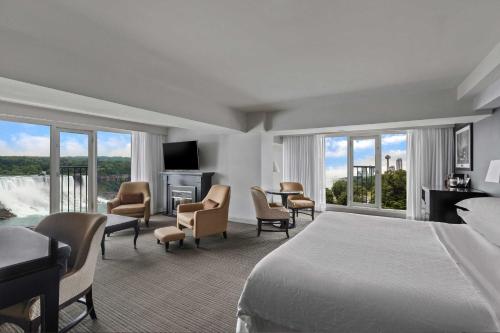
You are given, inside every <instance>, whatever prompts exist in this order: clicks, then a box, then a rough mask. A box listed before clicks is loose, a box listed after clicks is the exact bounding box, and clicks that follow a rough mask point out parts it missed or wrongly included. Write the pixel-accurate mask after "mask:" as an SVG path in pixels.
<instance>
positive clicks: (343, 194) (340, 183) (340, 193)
mask: <svg viewBox="0 0 500 333" xmlns="http://www.w3.org/2000/svg"><path fill="white" fill-rule="evenodd" d="M332 193H333V196H334V203H336V204H337V205H344V206H345V205H347V179H345V178H344V179H339V180H337V181H336V182H335V183H333V186H332Z"/></svg>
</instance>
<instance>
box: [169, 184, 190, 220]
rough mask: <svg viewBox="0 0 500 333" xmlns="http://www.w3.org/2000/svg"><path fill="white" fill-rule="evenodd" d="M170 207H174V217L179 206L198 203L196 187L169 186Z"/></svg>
mask: <svg viewBox="0 0 500 333" xmlns="http://www.w3.org/2000/svg"><path fill="white" fill-rule="evenodd" d="M168 191H169V198H170V202H169V204H170V205H169V206H170V207H172V215H176V214H177V206H178V205H180V204H185V203H192V202H196V187H195V186H175V185H170V186H169V189H168Z"/></svg>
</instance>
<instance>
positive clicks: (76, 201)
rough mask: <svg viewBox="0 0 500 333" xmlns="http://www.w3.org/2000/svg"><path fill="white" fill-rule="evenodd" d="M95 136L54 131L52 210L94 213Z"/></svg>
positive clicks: (86, 133) (76, 131)
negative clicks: (54, 166) (54, 165)
mask: <svg viewBox="0 0 500 333" xmlns="http://www.w3.org/2000/svg"><path fill="white" fill-rule="evenodd" d="M94 136H95V134H94V133H93V132H90V131H80V130H71V129H61V128H57V130H55V131H54V137H53V139H54V142H55V146H54V150H55V151H54V153H55V154H54V156H55V163H56V168H55V170H54V172H55V175H54V176H55V177H53V179H54V184H53V186H54V187H53V188H54V189H57V190H56V191H53V192H52V193H53V196H54V200H53V206H52V208H53V211H59V212H91V211H94V210H95V197H96V196H95V147H94V145H95V138H94Z"/></svg>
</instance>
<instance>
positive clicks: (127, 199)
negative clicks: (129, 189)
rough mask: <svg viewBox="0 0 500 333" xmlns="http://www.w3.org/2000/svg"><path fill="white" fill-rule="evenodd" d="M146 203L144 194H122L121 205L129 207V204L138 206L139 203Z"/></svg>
mask: <svg viewBox="0 0 500 333" xmlns="http://www.w3.org/2000/svg"><path fill="white" fill-rule="evenodd" d="M143 202H144V196H143V195H142V193H122V194H120V203H121V204H124V205H127V204H137V203H143Z"/></svg>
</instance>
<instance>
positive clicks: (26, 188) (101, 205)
mask: <svg viewBox="0 0 500 333" xmlns="http://www.w3.org/2000/svg"><path fill="white" fill-rule="evenodd" d="M68 183H69V193H68V190H67V189H68ZM86 183H87V177H86V176H84V177H82V179H81V184H80V182H79V181H77V182H76V183H75V180H74V179H73V176H70V177H69V178H68V177H67V176H64V177H62V188H63V195H62V199H63V201H62V206H63V210H64V211H68V202H69V211H80V200H81V204H82V211H85V210H86V207H87V200H86V196H85V189H86ZM80 186H81V187H82V194H81V196H80ZM74 188H75V189H76V190H75V193H73V189H74ZM97 201H98V205H97V211H98V212H106V202H107V200H106V199H104V198H98V200H97ZM0 208H6V209H9V210H10V211H11V212H12V213H14V214H15V215H16V217H12V218H9V219H6V220H0V225H21V226H32V225H36V224H37V223H38V222H39V221H40V220H41V219H42V218H43V217H45V216H47V215H48V214H49V212H50V176H46V175H41V176H0ZM75 208H76V209H75Z"/></svg>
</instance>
